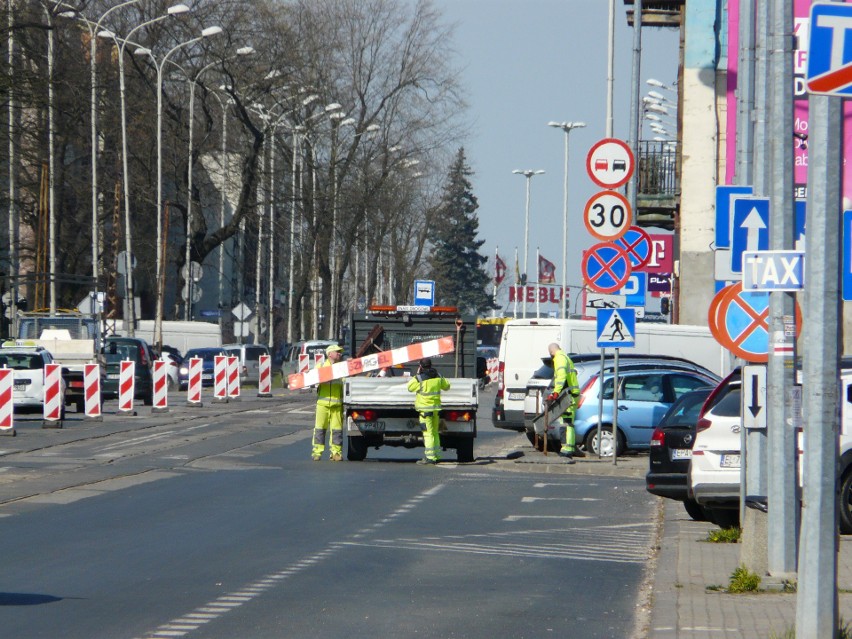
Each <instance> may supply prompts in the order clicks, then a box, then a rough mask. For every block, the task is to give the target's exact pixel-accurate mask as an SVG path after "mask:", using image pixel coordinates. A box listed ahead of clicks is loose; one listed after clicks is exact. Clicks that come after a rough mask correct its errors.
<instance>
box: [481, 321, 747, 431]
mask: <svg viewBox="0 0 852 639" xmlns="http://www.w3.org/2000/svg"><path fill="white" fill-rule="evenodd" d="M634 338H635V341H636V346H635V347H634V348H624V349H621V352H623V353H629V354H642V355H668V356H673V357H682V358H684V359H687V360H690V361H692V362H695V363H696V364H700V365H701V366H704V367H705V368H707V369H708V370H710V371H713V372H714V373H717V374H718V375H720V376H722V377H724V376H725V375H726V374H727V373H729V372H730V371H731V370H732V368H733V358H732V356H731V355H730V353H729V352H728V351H727V350H726V349H724V348H723V347H722V345H721V344H719V342H717V341H716V339H715V338H714V337H713V335H712V334H711V333H710V329H709V328H707V327H706V326H686V325H683V324H657V323H651V322H637V323H636V335H634ZM597 341H598V336H597V322H596V321H595V320H563V319H545V318H538V319H529V318H527V319H515V320H509V321H508V322H506V324H505V326H504V328H503V336H502V338H501V341H500V362H499V364H498V367H499V371H498V378H499V383H498V385H497V396H496V398H495V400H494V409H493V410H492V412H491V419H492V422H493V423H494V425H495V426H497V427H498V428H508V429H514V430H518V431H522V430H524V399H525V397H526V394H527V381H528V380H529V379H530V378H531V377H532V375H533V372H534V371H535V370H536V369H537V368H538V367H539V366H541V364H542V361H541V359H542V358H543V357H548V353H547V346H548V344H550V343H551V342H556V343H557V344H559V345H560V346H562V349H563V350H564V351H565V352H566V353H575V354H576V353H598V354H600V350H601V349H600V348H598V346H597Z"/></svg>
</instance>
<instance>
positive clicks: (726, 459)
mask: <svg viewBox="0 0 852 639" xmlns="http://www.w3.org/2000/svg"><path fill="white" fill-rule="evenodd" d="M719 466H721V467H722V468H739V467H740V456H739V455H722V459H721V461H720V462H719Z"/></svg>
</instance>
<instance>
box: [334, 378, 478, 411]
mask: <svg viewBox="0 0 852 639" xmlns="http://www.w3.org/2000/svg"><path fill="white" fill-rule="evenodd" d="M410 381H411V378H410V377H350V378H348V379H346V380H345V381H344V384H343V403H344V404H345V405H346V406H357V407H362V408H370V407H373V408H375V407H380V406H394V407H406V406H410V407H412V408H413V407H414V393H412V392H410V391H409V390H408V389H407V388H406V387H407V386H408V382H410ZM447 381H448V382H449V383H450V390H446V391H442V392H441V407H442V408H453V407H465V408H470V407H471V406H474V407H477V406H479V381H478V380H476V379H469V378H465V377H450V378H447Z"/></svg>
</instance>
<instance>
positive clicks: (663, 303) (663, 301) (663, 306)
mask: <svg viewBox="0 0 852 639" xmlns="http://www.w3.org/2000/svg"><path fill="white" fill-rule="evenodd" d="M670 306H671V303H670V300H669V298H668V297H661V298H660V312H661V313H662V314H663V315H668V314H669V311H670V310H671V308H670Z"/></svg>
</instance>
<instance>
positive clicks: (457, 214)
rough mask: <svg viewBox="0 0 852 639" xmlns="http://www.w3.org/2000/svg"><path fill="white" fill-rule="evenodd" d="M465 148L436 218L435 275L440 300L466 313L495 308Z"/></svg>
mask: <svg viewBox="0 0 852 639" xmlns="http://www.w3.org/2000/svg"><path fill="white" fill-rule="evenodd" d="M472 175H473V171H472V170H471V169H470V167H469V166H468V165H467V160H466V158H465V154H464V148H460V149H459V150H458V153H457V154H456V158H455V160H454V161H453V164H452V166H451V167H450V170H449V172H448V174H447V181H446V184H445V185H444V192H443V195H442V197H441V203H440V205H439V206H438V210H437V212H436V215H435V216H434V217H433V218H432V219H433V224H432V228H433V237H432V244H433V245H434V248H435V252H434V254H433V256H432V260H431V266H432V279H434V280H435V296H436V304H438V305H441V306H457V307H458V308H459V310H461V311H462V312H465V313H481V312H483V311H486V310H489V309H491V308H492V302H491V295H490V294H489V292H488V287H489V285H490V283H491V277H490V276H489V275H488V273H486V272H485V271H484V270H483V268H482V267H483V265H484V264H485V263H486V262H487V258H485V257H484V256H482V255H480V254H479V252H478V251H479V248H480V247H481V246H482V245H483V244H484V243H485V240H478V239H477V234H478V232H479V218H478V217H477V215H476V209H478V208H479V203H478V202H477V199H476V196H475V195H474V194H473V192H472V186H471V183H470V177H471V176H472Z"/></svg>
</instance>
